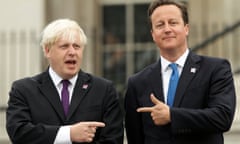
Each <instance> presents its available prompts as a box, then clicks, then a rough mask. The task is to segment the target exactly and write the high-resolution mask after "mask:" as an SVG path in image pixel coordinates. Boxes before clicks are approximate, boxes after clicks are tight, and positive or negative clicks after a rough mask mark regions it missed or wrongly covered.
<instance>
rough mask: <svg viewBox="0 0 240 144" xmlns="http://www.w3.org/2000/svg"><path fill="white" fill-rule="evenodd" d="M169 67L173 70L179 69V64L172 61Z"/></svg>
mask: <svg viewBox="0 0 240 144" xmlns="http://www.w3.org/2000/svg"><path fill="white" fill-rule="evenodd" d="M169 67H170V68H172V70H173V71H178V70H177V64H176V63H171V64H169Z"/></svg>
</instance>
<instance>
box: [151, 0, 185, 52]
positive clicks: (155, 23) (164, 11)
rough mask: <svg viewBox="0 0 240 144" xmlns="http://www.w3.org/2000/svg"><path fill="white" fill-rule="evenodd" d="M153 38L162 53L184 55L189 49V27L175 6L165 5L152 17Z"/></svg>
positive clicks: (156, 10)
mask: <svg viewBox="0 0 240 144" xmlns="http://www.w3.org/2000/svg"><path fill="white" fill-rule="evenodd" d="M151 21H152V31H151V33H152V37H153V40H154V42H155V43H156V45H157V46H158V47H159V48H160V53H161V54H164V53H169V52H175V53H176V52H177V53H183V52H184V51H185V50H186V48H187V36H188V31H189V28H188V25H187V24H184V21H183V18H182V14H181V11H180V9H179V8H178V7H176V6H175V5H163V6H159V7H158V8H156V9H155V10H154V12H153V13H152V15H151Z"/></svg>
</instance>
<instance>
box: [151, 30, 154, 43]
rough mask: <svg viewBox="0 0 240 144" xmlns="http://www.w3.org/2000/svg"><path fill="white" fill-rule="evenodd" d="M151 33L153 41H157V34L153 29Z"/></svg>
mask: <svg viewBox="0 0 240 144" xmlns="http://www.w3.org/2000/svg"><path fill="white" fill-rule="evenodd" d="M150 32H151V35H152V39H153V41H154V42H155V34H154V32H153V30H152V29H151V31H150Z"/></svg>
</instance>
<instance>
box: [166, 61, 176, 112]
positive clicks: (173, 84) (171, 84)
mask: <svg viewBox="0 0 240 144" xmlns="http://www.w3.org/2000/svg"><path fill="white" fill-rule="evenodd" d="M169 66H170V67H171V68H172V75H171V77H170V79H169V86H168V95H167V104H168V105H169V106H170V107H172V106H173V101H174V96H175V93H176V89H177V84H178V79H179V75H178V69H177V64H175V63H172V64H170V65H169Z"/></svg>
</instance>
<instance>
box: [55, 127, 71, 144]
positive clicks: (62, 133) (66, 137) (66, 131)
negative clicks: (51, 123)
mask: <svg viewBox="0 0 240 144" xmlns="http://www.w3.org/2000/svg"><path fill="white" fill-rule="evenodd" d="M54 144H72V142H71V138H70V126H61V127H60V128H59V130H58V133H57V136H56V138H55V140H54Z"/></svg>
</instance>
